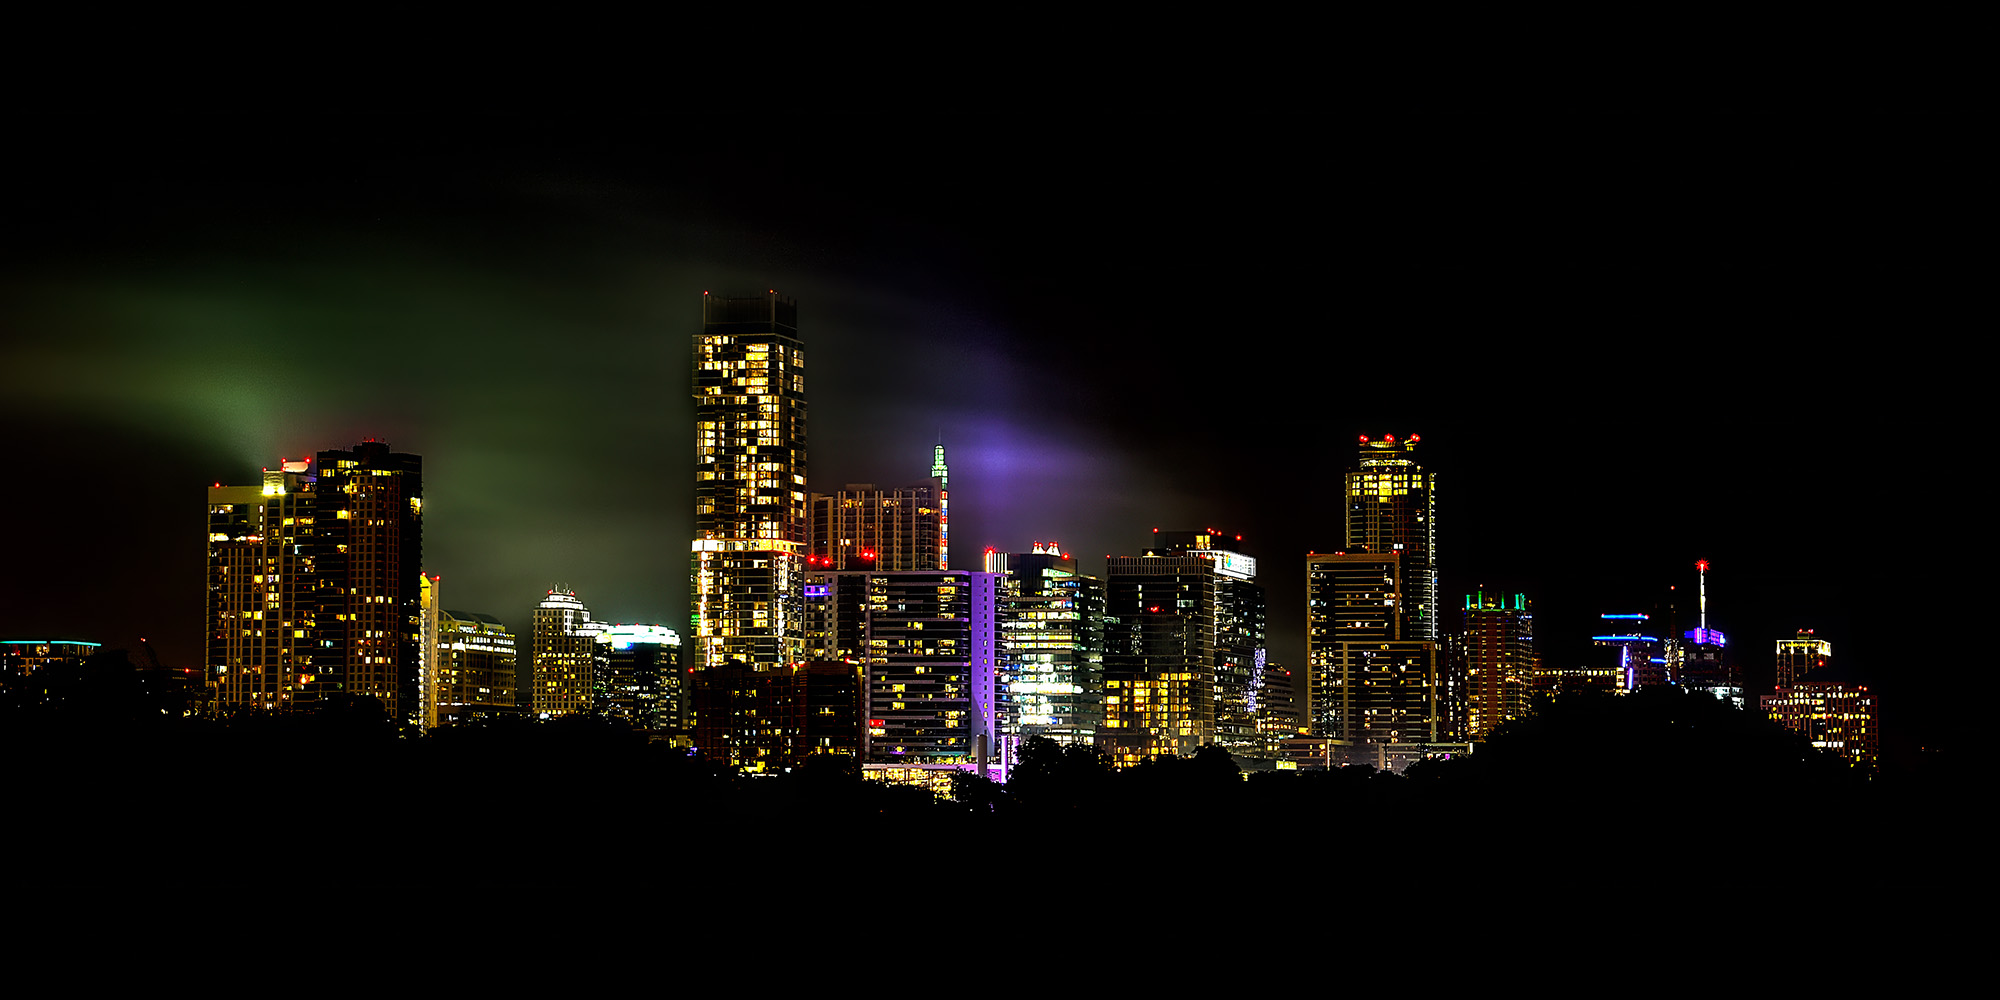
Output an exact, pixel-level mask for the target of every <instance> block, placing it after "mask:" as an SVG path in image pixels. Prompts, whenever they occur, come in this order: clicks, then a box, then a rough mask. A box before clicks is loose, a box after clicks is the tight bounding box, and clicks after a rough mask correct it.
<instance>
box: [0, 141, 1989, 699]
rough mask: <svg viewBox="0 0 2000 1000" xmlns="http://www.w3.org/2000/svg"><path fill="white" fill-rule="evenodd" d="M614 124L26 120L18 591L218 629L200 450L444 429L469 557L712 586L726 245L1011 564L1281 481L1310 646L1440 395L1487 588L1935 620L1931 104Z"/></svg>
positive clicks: (30, 612)
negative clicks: (1917, 472)
mask: <svg viewBox="0 0 2000 1000" xmlns="http://www.w3.org/2000/svg"><path fill="white" fill-rule="evenodd" d="M617 125H618V127H616V128H610V127H605V123H586V124H568V123H564V124H551V123H548V122H538V121H528V120H516V119H510V118H482V119H476V120H446V121H430V120H417V119H367V118H340V119H330V120H326V121H322V122H317V123H313V124H311V125H305V126H300V125H287V126H284V127H282V128H272V127H270V126H268V125H267V124H265V123H263V122H259V121H252V120H234V119H194V120H177V121H173V122H137V123H135V122H123V123H118V124H117V125H116V127H107V126H105V125H104V124H102V123H97V122H84V121H75V120H42V121H36V122H30V123H28V124H27V125H26V126H24V131H23V133H22V134H21V135H19V136H17V139H18V141H17V142H15V143H13V144H12V145H13V146H14V148H15V151H16V152H15V153H14V158H15V160H16V163H15V164H14V166H15V167H17V168H19V169H18V170H17V171H16V173H15V181H14V184H13V185H12V186H11V187H10V189H9V192H8V198H7V202H6V204H7V216H6V218H5V220H4V221H5V236H4V247H5V257H4V258H0V259H4V271H0V335H4V354H0V360H3V361H4V368H5V376H6V377H5V380H4V384H5V386H6V392H5V397H4V400H0V416H4V418H5V419H6V422H7V426H8V427H9V428H10V429H11V430H12V432H13V433H12V435H11V437H12V446H13V447H12V450H13V451H14V452H15V461H13V462H10V463H9V465H8V468H9V472H8V479H9V480H10V486H11V487H12V488H10V489H8V490H6V491H5V492H6V500H5V502H6V504H7V515H8V517H7V521H6V523H7V524H8V526H9V527H8V528H7V529H6V531H7V535H6V540H7V544H6V554H7V572H6V573H5V578H6V583H5V587H6V590H5V593H4V595H0V597H4V602H0V633H4V635H5V637H8V638H40V637H45V636H46V635H51V634H58V635H64V636H76V637H82V638H89V639H96V640H100V641H104V642H106V643H109V644H112V645H129V644H131V643H132V642H134V641H135V640H136V639H137V638H138V637H139V636H142V635H143V636H147V637H149V638H151V639H153V641H154V642H155V644H156V646H157V648H158V649H159V650H160V652H161V655H162V656H163V658H165V659H167V660H168V661H169V662H171V663H191V662H194V661H195V660H197V659H198V658H199V656H200V651H201V650H200V641H201V638H200V621H201V589H200V588H201V572H202V568H201V562H202V536H201V524H202V520H201V510H202V500H203V494H202V489H203V488H204V487H206V486H207V485H208V484H209V483H211V482H218V481H219V482H223V483H247V482H253V481H255V480H254V477H255V476H256V475H257V473H258V470H259V469H260V468H262V467H263V466H266V465H271V464H273V463H275V462H276V461H277V460H278V459H279V457H280V456H293V457H296V456H298V455H300V454H303V453H306V452H316V451H319V450H321V449H326V448H336V447H348V446H351V445H353V444H354V443H355V442H357V441H359V440H361V439H362V438H363V437H375V438H380V439H385V440H387V441H389V442H390V443H391V445H392V446H393V447H394V448H395V449H396V450H399V451H410V452H415V453H417V454H420V455H422V456H423V458H424V469H425V483H426V503H425V536H424V545H425V563H426V566H427V567H428V568H429V570H430V571H431V572H434V573H438V574H441V575H442V576H443V578H444V594H445V603H446V605H447V606H449V607H452V608H455V609H460V610H465V611H477V612H485V613H488V614H493V615H496V616H498V617H499V618H501V619H502V620H503V621H506V622H508V623H510V624H513V625H515V626H516V627H517V628H520V627H523V626H525V625H526V622H527V619H528V609H529V608H531V607H532V606H533V604H534V602H535V601H536V600H537V599H538V597H539V595H541V594H542V593H543V592H544V591H545V590H546V589H548V588H549V587H550V586H552V585H554V584H556V583H558V582H560V583H562V584H564V585H567V586H570V587H573V588H574V589H575V590H576V591H577V592H578V594H579V596H580V597H582V598H583V600H584V601H585V602H586V603H587V604H588V605H589V606H590V608H591V609H592V612H593V615H594V616H596V617H601V618H606V619H611V620H617V621H635V620H638V621H662V622H667V623H670V624H676V625H681V624H684V623H685V620H686V606H685V601H686V591H687V539H688V535H689V529H690V524H691V521H692V517H691V499H690V476H689V471H690V465H691V463H690V449H691V448H692V430H691V416H690V415H691V412H692V411H691V407H690V405H689V401H688V387H689V376H688V353H689V343H690V340H689V338H690V336H691V335H692V334H693V333H694V332H695V330H696V328H697V326H698V324H699V318H700V297H701V293H702V291H703V290H714V291H717V292H728V291H731V290H737V289H743V290H758V291H761V290H763V289H766V288H774V289H777V290H778V291H780V292H782V293H785V294H788V295H791V296H793V297H794V298H796V299H797V301H798V303H799V316H800V330H801V335H802V337H803V339H804V340H805V342H806V345H807V351H808V358H809V368H808V370H809V374H810V378H811V380H810V382H809V384H808V392H809V397H810V406H811V409H810V418H809V434H810V455H811V464H810V475H811V482H812V485H813V486H815V487H832V486H838V485H840V484H843V483H847V482H876V483H881V484H885V485H887V484H893V483H898V482H904V481H909V480H914V479H916V478H918V477H921V476H923V475H925V474H926V471H927V468H928V459H929V448H930V446H931V445H932V444H933V443H934V442H935V441H937V440H938V439H939V437H940V435H941V436H942V439H943V441H944V442H945V444H946V447H947V448H948V450H949V452H950V459H951V464H952V486H953V495H952V511H953V514H954V523H953V536H952V540H953V543H954V546H953V548H954V554H955V557H956V558H955V559H954V562H955V564H957V565H959V566H962V567H970V566H973V565H974V564H975V563H974V560H975V559H976V553H977V552H978V550H979V549H980V548H983V547H984V546H985V545H988V544H992V545H996V546H999V547H1001V548H1004V549H1010V550H1015V551H1019V550H1022V549H1025V548H1026V547H1027V546H1028V545H1029V544H1030V543H1031V542H1033V541H1036V540H1044V541H1046V540H1051V539H1053V540H1058V541H1060V542H1062V543H1063V544H1064V546H1065V547H1067V548H1068V549H1069V550H1070V551H1072V552H1073V553H1075V554H1077V555H1079V556H1082V557H1084V558H1085V559H1086V560H1087V562H1086V565H1093V566H1095V568H1096V569H1097V570H1099V571H1101V568H1102V564H1101V561H1099V560H1101V558H1102V557H1103V556H1104V555H1106V554H1111V553H1132V552H1136V551H1137V550H1138V549H1139V547H1141V546H1142V545H1143V544H1144V543H1145V540H1146V538H1147V536H1148V535H1149V534H1150V529H1152V528H1154V527H1160V528H1167V529H1172V528H1192V527H1208V526H1213V527H1216V528H1221V529H1224V530H1226V531H1229V532H1231V533H1237V532H1240V533H1241V534H1243V535H1244V538H1245V546H1246V548H1247V550H1248V551H1249V552H1250V553H1251V554H1252V555H1255V556H1257V557H1258V558H1259V560H1260V564H1261V567H1260V568H1261V574H1260V575H1261V577H1262V578H1263V582H1265V583H1266V585H1267V586H1268V587H1269V590H1270V598H1271V603H1272V627H1273V634H1272V642H1271V644H1272V648H1273V654H1272V655H1273V658H1274V659H1276V660H1277V661H1279V662H1280V663H1284V664H1287V665H1299V664H1300V663H1302V661H1303V651H1304V642H1303V628H1302V619H1303V578H1304V565H1303V556H1304V555H1305V553H1306V552H1307V551H1309V550H1319V551H1327V550H1330V549H1334V548H1338V547H1339V546H1340V542H1341V539H1340V536H1339V520H1338V500H1337V497H1338V491H1339V483H1340V474H1341V473H1342V472H1343V471H1344V470H1345V469H1346V468H1347V466H1348V464H1349V462H1350V461H1351V458H1352V453H1353V447H1352V442H1353V441H1354V438H1355V436H1356V435H1357V434H1359V433H1374V434H1379V433H1384V432H1390V433H1398V434H1406V433H1410V432H1413V431H1414V432H1417V433H1421V434H1422V435H1423V436H1424V439H1425V443H1426V445H1427V446H1428V451H1429V457H1428V458H1427V459H1426V465H1427V466H1429V467H1431V468H1435V469H1436V470H1437V471H1438V472H1439V475H1440V483H1441V485H1440V491H1439V500H1438V502H1439V509H1440V517H1439V520H1440V541H1439V550H1438V551H1439V559H1440V563H1441V566H1442V569H1443V573H1444V578H1445V580H1444V583H1445V586H1444V593H1445V595H1446V597H1445V603H1446V607H1447V609H1448V610H1447V616H1446V620H1447V622H1451V621H1453V620H1454V615H1453V614H1452V613H1451V612H1450V611H1449V609H1451V608H1454V607H1456V605H1457V602H1458V598H1459V596H1460V595H1462V594H1463V593H1464V592H1465V591H1466V590H1468V589H1470V588H1472V587H1473V586H1476V585H1480V584H1485V585H1487V586H1488V587H1489V588H1507V589H1510V590H1515V589H1525V590H1526V591H1527V592H1528V593H1529V596H1530V597H1531V598H1533V599H1534V600H1535V601H1536V603H1537V606H1538V608H1540V609H1541V610H1542V612H1543V614H1542V619H1541V628H1542V632H1543V637H1544V642H1545V645H1546V647H1547V648H1548V650H1549V651H1550V655H1552V656H1554V657H1556V658H1558V659H1563V660H1571V659H1578V658H1581V657H1584V656H1587V655H1588V650H1587V648H1586V642H1587V640H1584V639H1581V638H1580V637H1581V636H1587V635H1588V634H1589V632H1590V630H1591V628H1592V626H1593V624H1594V616H1595V615H1596V614H1597V613H1599V612H1601V611H1615V610H1625V609H1630V608H1634V607H1639V606H1641V605H1642V604H1643V603H1646V602H1650V601H1652V600H1654V599H1655V598H1656V597H1657V596H1659V595H1662V594H1664V592H1665V587H1666V586H1667V585H1669V584H1676V583H1677V584H1680V585H1681V586H1682V587H1683V590H1686V589H1688V588H1690V587H1691V586H1692V584H1693V582H1694V574H1693V562H1694V560H1695V559H1696V558H1701V557H1706V558H1708V559H1709V560H1710V561H1711V562H1712V563H1713V564H1714V571H1713V573H1712V575H1711V586H1710V590H1711V601H1712V603H1711V608H1712V615H1711V624H1712V625H1717V626H1719V627H1721V628H1724V629H1727V630H1729V631H1730V632H1731V634H1732V635H1733V636H1734V637H1736V639H1737V641H1738V642H1739V643H1740V644H1741V650H1742V653H1743V655H1744V657H1745V661H1746V665H1748V666H1750V667H1751V668H1752V670H1753V676H1755V671H1759V670H1761V671H1764V672H1766V673H1768V670H1769V660H1770V652H1769V650H1770V646H1771V640H1772V639H1774V638H1777V637H1778V636H1779V635H1780V634H1788V633H1789V630H1790V629H1794V628H1798V627H1803V626H1812V627H1818V628H1820V629H1821V631H1822V634H1830V637H1831V638H1832V639H1833V640H1834V642H1835V643H1836V652H1837V654H1842V655H1850V654H1851V655H1853V656H1856V657H1860V658H1862V659H1865V660H1867V661H1868V666H1869V667H1870V668H1872V669H1873V670H1875V671H1877V673H1878V674H1880V675H1882V676H1883V678H1884V680H1885V682H1886V681H1889V680H1890V679H1892V678H1893V675H1894V671H1895V670H1897V669H1903V668H1901V667H1899V666H1898V665H1897V664H1899V663H1901V662H1902V661H1903V659H1904V658H1905V657H1906V656H1907V655H1908V654H1909V653H1910V652H1911V649H1910V647H1909V644H1908V640H1907V637H1906V636H1903V635H1901V634H1898V633H1896V632H1893V631H1890V630H1889V629H1887V628H1886V627H1885V625H1884V623H1882V622H1880V621H1879V620H1878V619H1877V612H1878V611H1879V608H1878V606H1877V599H1876V598H1875V597H1874V596H1872V593H1873V592H1872V590H1871V589H1870V588H1868V587H1866V586H1864V581H1863V579H1862V578H1861V577H1860V576H1859V575H1857V572H1856V570H1855V569H1854V562H1853V558H1854V555H1855V553H1856V551H1857V550H1863V551H1865V550H1871V549H1876V548H1878V547H1881V546H1885V545H1887V546H1890V547H1892V548H1893V547H1894V546H1895V545H1896V544H1898V539H1899V538H1901V537H1902V535H1901V533H1900V532H1899V530H1898V529H1897V528H1896V527H1895V525H1896V524H1898V523H1899V519H1901V518H1905V517H1908V518H1921V517H1925V516H1928V515H1924V514H1919V513H1917V512H1916V507H1919V506H1923V505H1922V504H1917V503H1915V501H1914V500H1913V499H1912V498H1911V496H1910V495H1909V494H1908V493H1906V492H1901V491H1898V490H1896V489H1891V488H1888V487H1885V486H1884V485H1883V484H1882V481H1881V475H1880V467H1879V464H1878V463H1880V462H1882V461H1883V460H1884V458H1885V456H1889V455H1904V454H1915V453H1916V452H1917V450H1918V448H1919V446H1920V444H1922V443H1925V442H1931V441H1935V440H1937V438H1938V436H1939V435H1942V434H1946V433H1949V429H1948V428H1949V426H1950V425H1951V424H1952V423H1955V422H1956V421H1957V420H1958V419H1959V418H1958V417H1956V416H1955V415H1952V414H1951V406H1950V404H1949V402H1948V401H1949V399H1950V397H1951V396H1952V391H1951V388H1950V387H1951V386H1953V385H1955V384H1957V381H1958V379H1960V378H1963V377H1964V372H1963V367H1964V366H1963V365H1954V364H1953V363H1952V362H1951V361H1950V360H1949V357H1950V356H1951V354H1952V348H1951V346H1950V345H1952V344H1953V342H1954V335H1956V334H1958V330H1959V328H1960V327H1962V326H1964V325H1966V321H1965V319H1964V318H1963V315H1962V313H1961V311H1960V310H1961V308H1962V301H1961V299H1962V297H1963V296H1964V288H1966V287H1969V277H1968V274H1969V270H1970V269H1969V267H1968V266H1967V264H1966V262H1965V261H1964V260H1963V259H1962V258H1961V257H1960V254H1961V253H1962V251H1963V248H1964V246H1965V245H1966V244H1967V243H1968V242H1969V238H1968V237H1967V236H1964V235H1961V233H1962V231H1963V229H1964V225H1963V224H1962V223H1961V222H1960V221H1959V214H1960V213H1959V212H1958V210H1957V208H1956V206H1957V205H1958V204H1959V202H1960V200H1961V199H1962V196H1963V193H1964V190H1965V188H1964V185H1963V184H1962V183H1961V178H1960V177H1959V174H1958V171H1960V170H1962V169H1963V168H1961V167H1958V166H1957V164H1959V163H1962V162H1965V161H1964V159H1963V158H1962V157H1960V156H1958V155H1957V153H1956V152H1955V151H1954V150H1953V149H1952V148H1951V146H1950V143H1948V142H1945V141H1942V140H1939V139H1937V138H1934V137H1933V136H1930V135H1928V134H1926V133H1925V132H1924V131H1923V130H1920V129H1902V130H1891V129H1886V128H1876V129H1871V130H1867V131H1866V132H1860V131H1856V130H1853V129H1851V128H1850V129H1821V128H1787V127H1780V126H1770V125H1767V124H1763V123H1758V124H1756V125H1755V126H1750V125H1739V126H1735V127H1729V128H1716V127H1713V126H1709V125H1706V124H1702V123H1693V122H1677V123H1671V124H1667V125H1658V124H1655V125H1649V126H1642V125H1634V124H1621V125H1615V126H1614V125H1585V124H1584V123H1569V124H1566V125H1564V126H1562V127H1550V126H1546V125H1544V126H1539V127H1535V128H1524V127H1519V126H1515V125H1511V124H1506V123H1457V124H1452V123H1438V122H1432V123H1425V124H1413V125H1411V126H1409V127H1408V128H1403V129H1394V130H1389V129H1380V128H1377V129H1374V130H1361V129H1357V128H1355V127H1354V126H1352V125H1350V124H1348V123H1345V122H1343V121H1341V120H1339V119H1337V118H1334V117H1326V118H1321V119H1312V118H1306V119H1296V118H1282V119H1280V118H1275V117H1274V118H1268V119H1251V120H1247V121H1245V120H1235V119H1228V120H1224V119H1173V118H1153V119H1142V120H1138V121H1136V122H1126V123H1122V124H1111V125H1107V124H1104V123H1101V122H1095V121H1082V120H1076V121H1067V122H1059V123H1056V124H1050V123H1048V122H1045V121H1038V120H1032V119H1028V118H997V119H976V120H971V121H961V122H948V123H939V122H923V123H912V122H909V121H904V120H892V119H887V118H880V117H870V116H854V117H846V118H832V119H817V120H809V121H806V122H803V123H800V122H790V123H782V124H766V123H755V124H752V125H745V124H743V123H741V122H738V121H734V120H731V119H729V118H727V117H722V118H708V117H687V118H672V117H669V118H659V119H641V120H637V121H620V122H619V123H617ZM1967 335H1968V336H1969V334H1967ZM1961 360H1964V359H1961ZM1954 372H1956V374H1954ZM1919 493H1920V494H1922V493H1923V491H1922V490H1921V489H1920V490H1919ZM1933 499H1935V497H1933ZM1927 502H1928V501H1927ZM1950 544H1964V543H1962V542H1958V541H1956V540H1955V539H1954V541H1953V542H1952V543H1950ZM1917 558H1918V559H1919V560H1920V561H1921V560H1922V559H1924V558H1926V557H1917ZM1940 648H1941V647H1940Z"/></svg>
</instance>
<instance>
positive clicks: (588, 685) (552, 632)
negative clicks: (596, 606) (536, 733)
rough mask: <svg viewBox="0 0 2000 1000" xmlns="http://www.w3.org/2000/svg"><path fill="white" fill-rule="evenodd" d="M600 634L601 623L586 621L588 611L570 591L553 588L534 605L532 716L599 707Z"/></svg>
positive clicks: (541, 716)
mask: <svg viewBox="0 0 2000 1000" xmlns="http://www.w3.org/2000/svg"><path fill="white" fill-rule="evenodd" d="M604 629H605V625H604V623H603V622H593V621H591V620H590V609H588V608H586V607H584V606H583V602H582V601H581V600H578V599H577V596H576V594H575V593H574V592H571V591H568V590H556V589H551V590H550V591H549V594H548V596H547V597H545V598H543V599H542V602H541V603H540V604H537V605H535V630H534V634H533V638H532V640H531V641H532V646H531V648H530V651H529V655H530V656H531V657H532V658H533V661H534V671H533V673H534V691H535V697H534V711H535V715H537V716H538V717H540V718H544V719H553V718H556V717H558V716H563V715H576V714H579V713H583V712H589V711H592V710H594V709H596V708H597V678H598V673H599V670H598V668H599V664H598V653H599V651H598V648H597V637H598V636H599V635H601V634H602V633H603V632H604Z"/></svg>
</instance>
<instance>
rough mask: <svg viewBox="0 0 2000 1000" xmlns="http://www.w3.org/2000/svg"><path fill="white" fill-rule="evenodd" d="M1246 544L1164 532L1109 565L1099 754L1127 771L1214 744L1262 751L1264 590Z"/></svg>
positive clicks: (1206, 533) (1198, 534)
mask: <svg viewBox="0 0 2000 1000" xmlns="http://www.w3.org/2000/svg"><path fill="white" fill-rule="evenodd" d="M1237 544H1238V542H1237V540H1235V539H1233V538H1229V537H1226V536H1224V535H1222V534H1221V533H1220V532H1215V531H1178V532H1156V533H1155V540H1154V543H1153V545H1152V546H1151V547H1150V548H1148V549H1146V551H1145V554H1144V555H1138V556H1112V557H1111V558H1110V559H1108V560H1107V561H1106V572H1105V576H1106V579H1105V626H1104V634H1105V643H1104V728H1103V729H1102V730H1100V731H1099V734H1098V745H1099V746H1100V747H1102V748H1104V749H1105V750H1106V751H1107V752H1108V753H1110V754H1111V755H1112V758H1113V759H1114V761H1116V762H1117V763H1119V764H1120V765H1129V764H1133V763H1136V762H1138V761H1139V760H1141V759H1144V758H1145V757H1149V756H1157V755H1162V754H1170V753H1171V754H1180V755H1182V756H1185V755H1188V754H1192V753H1193V752H1194V751H1195V750H1197V749H1199V748H1200V747H1201V746H1202V745H1203V744H1205V743H1220V744H1222V745H1224V746H1226V747H1228V748H1229V749H1231V750H1235V751H1243V750H1251V749H1254V748H1256V747H1257V746H1258V745H1259V743H1260V740H1259V737H1258V734H1257V719H1256V713H1257V693H1258V688H1259V682H1260V681H1261V680H1262V678H1261V676H1260V674H1261V671H1262V670H1263V667H1264V657H1265V648H1264V609H1265V604H1264V588H1263V587H1261V586H1258V585H1257V583H1256V582H1255V581H1256V578H1257V560H1255V559H1253V558H1251V557H1250V556H1246V555H1244V554H1242V553H1241V552H1238V551H1236V546H1237Z"/></svg>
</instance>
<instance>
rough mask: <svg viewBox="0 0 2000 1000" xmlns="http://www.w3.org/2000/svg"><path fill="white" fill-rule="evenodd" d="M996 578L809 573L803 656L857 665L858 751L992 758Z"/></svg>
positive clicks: (996, 712) (945, 573)
mask: <svg viewBox="0 0 2000 1000" xmlns="http://www.w3.org/2000/svg"><path fill="white" fill-rule="evenodd" d="M1002 579H1003V577H1002V575H1001V574H998V573H985V572H970V571H967V570H934V571H928V572H924V571H916V572H879V573H873V572H858V571H856V572H825V573H818V574H815V575H814V577H813V582H812V583H811V584H810V585H809V586H808V587H807V595H806V596H807V607H808V616H809V629H808V631H809V632H810V634H811V636H812V641H813V650H812V659H814V660H816V661H827V662H838V663H852V664H856V665H859V666H860V667H861V668H862V670H863V676H864V680H865V684H866V693H865V696H864V702H863V703H864V705H865V706H866V710H867V719H866V722H867V726H866V729H865V730H864V744H863V748H862V754H863V757H864V759H865V760H868V761H873V762H882V763H909V764H972V765H974V766H976V767H984V766H986V765H987V764H989V763H990V762H997V761H998V760H999V753H998V750H999V746H998V739H997V738H998V736H999V721H1000V707H1001V706H1000V699H999V693H1000V692H999V689H998V683H997V681H998V677H999V670H1000V613H1001V580H1002Z"/></svg>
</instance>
